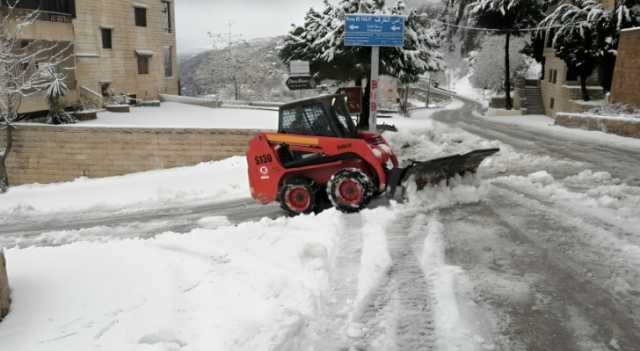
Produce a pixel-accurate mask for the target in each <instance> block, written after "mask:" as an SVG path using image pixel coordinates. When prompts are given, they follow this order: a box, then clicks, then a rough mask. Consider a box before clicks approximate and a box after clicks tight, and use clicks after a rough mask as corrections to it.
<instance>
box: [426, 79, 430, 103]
mask: <svg viewBox="0 0 640 351" xmlns="http://www.w3.org/2000/svg"><path fill="white" fill-rule="evenodd" d="M430 99H431V73H429V85H428V86H427V106H426V107H427V108H429V105H430V104H431V101H430Z"/></svg>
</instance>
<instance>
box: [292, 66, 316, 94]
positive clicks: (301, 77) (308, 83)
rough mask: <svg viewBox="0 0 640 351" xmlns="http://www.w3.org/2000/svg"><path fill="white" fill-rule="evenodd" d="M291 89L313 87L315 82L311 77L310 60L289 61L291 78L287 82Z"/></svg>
mask: <svg viewBox="0 0 640 351" xmlns="http://www.w3.org/2000/svg"><path fill="white" fill-rule="evenodd" d="M286 85H287V88H289V90H305V89H313V88H314V87H315V82H314V81H313V79H312V78H311V70H310V69H309V61H291V62H290V63H289V79H287V82H286Z"/></svg>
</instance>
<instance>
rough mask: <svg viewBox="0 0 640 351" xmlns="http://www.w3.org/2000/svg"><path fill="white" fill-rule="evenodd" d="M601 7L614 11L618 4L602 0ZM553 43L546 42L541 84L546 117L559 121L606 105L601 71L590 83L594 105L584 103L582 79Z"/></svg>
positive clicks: (549, 39) (589, 102) (549, 36)
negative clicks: (562, 114) (564, 115)
mask: <svg viewBox="0 0 640 351" xmlns="http://www.w3.org/2000/svg"><path fill="white" fill-rule="evenodd" d="M601 3H602V4H603V5H605V7H607V8H610V9H612V8H613V7H614V6H615V1H614V0H601ZM551 43H552V38H551V34H550V35H548V36H547V37H546V38H545V48H544V62H543V67H542V70H543V72H542V75H543V76H542V78H541V80H540V89H541V93H542V101H543V104H544V111H545V114H546V115H547V116H550V117H555V116H556V113H558V112H584V111H587V110H589V109H591V108H593V107H594V105H598V104H602V103H604V98H605V92H604V89H603V88H602V87H601V85H600V77H599V75H598V70H597V69H596V70H595V71H594V73H593V74H592V75H591V76H590V77H589V78H588V79H587V89H588V91H589V96H590V98H591V101H588V102H586V101H583V100H582V91H581V89H580V81H579V77H578V76H577V74H575V73H574V72H571V71H570V70H569V69H568V67H567V65H566V64H565V63H564V61H562V59H560V58H558V57H557V56H556V55H555V53H554V50H553V48H552V46H551Z"/></svg>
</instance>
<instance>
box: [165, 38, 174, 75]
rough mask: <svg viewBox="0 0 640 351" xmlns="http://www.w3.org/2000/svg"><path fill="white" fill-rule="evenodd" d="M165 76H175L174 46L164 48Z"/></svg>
mask: <svg viewBox="0 0 640 351" xmlns="http://www.w3.org/2000/svg"><path fill="white" fill-rule="evenodd" d="M164 76H165V77H167V78H169V77H173V48H172V47H171V46H169V47H166V48H164Z"/></svg>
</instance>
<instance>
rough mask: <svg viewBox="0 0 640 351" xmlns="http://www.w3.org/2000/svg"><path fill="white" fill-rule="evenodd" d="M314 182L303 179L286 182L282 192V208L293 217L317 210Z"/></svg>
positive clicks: (297, 178)
mask: <svg viewBox="0 0 640 351" xmlns="http://www.w3.org/2000/svg"><path fill="white" fill-rule="evenodd" d="M315 202H316V199H315V191H314V186H313V182H312V181H310V180H308V179H306V178H302V177H295V178H291V179H288V180H285V181H284V184H283V185H282V188H281V190H280V207H282V209H283V210H285V211H287V212H288V213H289V214H291V215H299V214H301V213H311V212H313V210H314V208H315Z"/></svg>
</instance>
